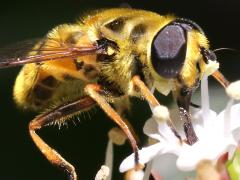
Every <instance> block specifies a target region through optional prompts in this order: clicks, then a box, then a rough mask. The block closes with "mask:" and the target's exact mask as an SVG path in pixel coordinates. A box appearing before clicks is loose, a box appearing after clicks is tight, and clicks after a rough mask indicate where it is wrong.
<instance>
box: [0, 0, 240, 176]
mask: <svg viewBox="0 0 240 180" xmlns="http://www.w3.org/2000/svg"><path fill="white" fill-rule="evenodd" d="M122 3H129V4H130V5H131V6H132V7H134V8H141V9H145V10H151V11H155V12H158V13H160V14H167V13H172V14H175V15H177V16H180V17H187V18H189V19H192V20H194V21H196V22H197V23H198V24H199V25H200V26H201V27H202V28H203V29H204V31H205V33H206V34H207V36H208V37H209V40H210V42H211V46H212V49H215V48H220V47H229V48H235V49H238V50H239V49H240V43H239V42H240V20H239V18H240V1H238V0H202V1H193V0H191V1H190V0H185V1H181V0H155V1H153V0H151V1H149V0H145V1H143V0H138V1H120V0H119V1H117V0H112V1H106V0H105V1H104V0H101V1H99V0H63V1H60V0H58V1H57V0H52V1H50V0H49V1H44V0H39V1H30V2H27V1H23V0H22V1H17V0H12V1H1V3H0V45H2V46H4V45H6V44H10V43H14V42H18V41H22V40H26V39H31V38H36V37H42V36H44V35H45V34H46V33H47V31H49V30H50V29H51V28H53V27H54V26H55V25H58V24H61V23H66V22H67V23H68V22H74V20H75V19H76V18H77V17H78V16H79V15H80V14H81V13H82V12H84V11H86V10H90V9H95V8H109V7H118V6H119V5H120V4H122ZM217 55H218V57H219V61H220V63H221V69H222V71H223V73H224V74H226V76H227V77H228V78H229V79H230V80H234V79H236V78H237V77H238V78H239V77H240V73H239V70H238V69H239V68H240V55H239V52H230V51H222V52H219V53H218V54H217ZM19 69H20V68H11V69H3V70H1V71H0V87H1V88H0V179H7V180H13V179H24V180H43V179H66V177H65V175H64V173H62V172H61V171H59V170H58V169H57V168H54V167H52V166H51V164H50V163H49V162H48V161H47V160H46V159H45V158H44V157H43V156H42V155H41V153H40V152H39V150H38V149H37V148H36V147H35V145H34V144H33V142H32V141H31V139H30V137H29V134H28V123H29V121H30V120H31V119H32V118H33V117H34V114H33V113H27V114H25V113H23V112H21V111H19V110H17V108H16V107H15V105H14V102H13V100H12V87H13V84H14V79H15V77H16V76H17V73H18V71H19ZM133 101H134V107H133V111H132V113H131V115H130V121H131V122H133V124H134V127H135V128H136V129H137V131H138V133H140V132H141V128H142V126H143V124H144V121H145V120H146V118H147V117H148V116H150V111H149V109H148V107H147V105H146V103H144V102H142V101H139V100H135V99H134V100H133ZM139 112H141V114H140V113H139ZM91 114H92V115H91V117H92V118H91V119H89V118H82V120H81V122H80V123H77V125H76V126H75V125H73V124H72V123H69V126H68V127H63V128H61V130H60V131H59V130H58V127H50V128H45V129H42V130H41V131H40V132H39V134H40V136H41V137H43V139H44V140H46V142H48V143H49V144H50V145H51V146H52V147H55V148H56V149H57V150H58V151H59V152H60V153H61V154H62V155H63V156H64V157H65V158H66V159H67V160H69V162H72V164H73V165H74V166H75V167H76V169H77V173H78V174H79V177H80V179H93V178H94V176H95V174H96V172H97V170H98V169H99V168H100V166H101V165H102V164H103V163H104V154H105V148H106V144H107V131H108V130H109V129H110V128H111V127H112V126H113V125H114V124H113V123H112V122H111V121H110V120H109V119H108V118H107V117H106V116H105V115H104V113H103V112H102V111H101V110H99V109H98V108H97V109H96V111H95V113H91ZM115 150H116V153H117V154H118V156H117V160H116V162H115V167H116V168H118V166H119V163H120V161H121V160H122V159H123V158H124V157H125V156H126V155H127V154H129V153H130V152H131V149H130V148H129V145H128V144H126V145H125V146H123V147H118V148H115ZM116 171H117V170H116ZM120 177H121V176H120V175H119V174H117V173H115V175H114V177H113V179H121V178H120Z"/></svg>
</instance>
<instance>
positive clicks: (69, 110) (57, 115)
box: [29, 96, 96, 180]
mask: <svg viewBox="0 0 240 180" xmlns="http://www.w3.org/2000/svg"><path fill="white" fill-rule="evenodd" d="M95 104H96V102H95V101H94V100H93V99H92V98H90V97H88V96H86V97H83V98H81V99H79V100H76V101H73V102H69V103H67V104H64V105H60V106H58V107H56V108H54V109H53V110H51V111H49V112H47V113H44V114H42V115H40V116H38V117H36V118H35V119H33V120H32V121H31V122H30V124H29V132H30V135H31V138H32V140H33V141H34V143H35V144H36V146H37V147H38V149H39V150H40V151H41V152H42V154H43V155H44V156H45V157H46V158H47V159H48V160H49V161H50V162H51V163H52V164H53V165H55V166H57V167H59V168H60V169H62V170H64V171H65V172H66V173H67V174H68V179H69V180H77V174H76V172H75V168H74V167H73V165H71V164H70V163H69V162H67V161H66V160H65V159H64V158H63V157H62V156H61V155H60V154H59V153H58V152H57V151H56V150H54V149H53V148H51V147H50V146H49V145H48V144H47V143H46V142H44V141H43V140H42V138H41V137H39V136H38V134H37V133H36V130H39V129H41V128H42V127H44V126H47V125H51V124H54V123H56V122H64V121H66V120H68V119H69V117H70V116H73V115H75V114H78V113H81V112H83V111H87V110H89V109H90V108H91V107H93V106H94V105H95Z"/></svg>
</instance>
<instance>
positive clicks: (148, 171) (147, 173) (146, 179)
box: [143, 160, 153, 180]
mask: <svg viewBox="0 0 240 180" xmlns="http://www.w3.org/2000/svg"><path fill="white" fill-rule="evenodd" d="M152 164H153V160H152V161H150V162H148V163H147V166H146V170H145V173H144V176H143V180H149V177H150V174H151V171H152Z"/></svg>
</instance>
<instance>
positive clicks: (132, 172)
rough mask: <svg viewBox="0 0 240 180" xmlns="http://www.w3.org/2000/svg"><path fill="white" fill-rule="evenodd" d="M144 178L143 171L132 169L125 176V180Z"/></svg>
mask: <svg viewBox="0 0 240 180" xmlns="http://www.w3.org/2000/svg"><path fill="white" fill-rule="evenodd" d="M143 176H144V172H143V170H138V171H136V170H134V169H131V170H129V171H127V173H126V174H125V178H124V180H139V179H143Z"/></svg>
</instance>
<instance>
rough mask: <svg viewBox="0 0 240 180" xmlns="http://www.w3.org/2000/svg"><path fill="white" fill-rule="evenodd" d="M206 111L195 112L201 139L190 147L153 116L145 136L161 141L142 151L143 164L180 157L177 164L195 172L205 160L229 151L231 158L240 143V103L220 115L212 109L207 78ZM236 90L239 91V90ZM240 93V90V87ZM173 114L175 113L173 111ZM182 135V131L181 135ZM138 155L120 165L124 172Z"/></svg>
mask: <svg viewBox="0 0 240 180" xmlns="http://www.w3.org/2000/svg"><path fill="white" fill-rule="evenodd" d="M201 86H202V89H201V93H202V109H200V110H196V109H194V110H195V112H192V114H193V116H192V122H193V127H194V130H195V132H196V134H197V136H198V138H199V140H198V141H197V142H196V143H195V144H193V145H188V144H186V143H185V142H182V143H181V142H180V141H179V139H178V138H177V137H176V136H175V135H174V134H173V132H172V131H171V129H170V128H169V126H168V125H167V123H166V121H159V120H157V121H156V119H154V118H156V116H153V117H151V118H150V119H149V120H148V121H147V122H146V124H145V126H144V133H145V134H146V135H148V136H149V137H151V138H153V139H156V140H158V141H159V142H157V143H156V144H153V145H150V146H148V147H145V148H142V149H141V150H140V151H139V158H140V159H139V162H140V163H141V164H145V163H147V162H149V161H151V160H152V159H154V158H157V157H159V155H163V154H174V155H176V156H177V157H178V158H177V162H176V165H177V167H178V169H180V170H182V171H191V170H194V169H195V168H196V166H197V164H198V163H199V162H200V161H201V160H205V159H208V160H211V161H212V162H216V161H217V159H218V158H219V157H220V156H221V155H222V154H223V153H225V152H229V153H230V157H231V155H232V154H233V152H234V151H235V149H236V147H237V145H238V143H239V140H240V119H239V117H240V104H236V105H233V102H234V100H233V99H231V100H230V101H229V103H228V105H227V107H226V109H225V110H223V111H222V112H221V113H220V114H218V115H217V114H216V113H215V112H214V111H212V110H210V109H209V97H208V87H207V78H206V77H204V78H203V81H202V85H201ZM235 89H236V88H235ZM237 89H239V90H240V88H237ZM170 113H171V111H170ZM179 133H180V134H181V132H179ZM134 166H135V163H134V155H133V154H132V155H130V156H129V157H127V158H126V159H125V160H124V161H123V162H122V164H121V165H120V172H125V171H127V170H128V169H131V168H134Z"/></svg>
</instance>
